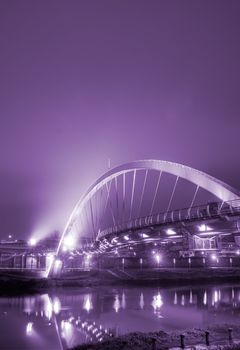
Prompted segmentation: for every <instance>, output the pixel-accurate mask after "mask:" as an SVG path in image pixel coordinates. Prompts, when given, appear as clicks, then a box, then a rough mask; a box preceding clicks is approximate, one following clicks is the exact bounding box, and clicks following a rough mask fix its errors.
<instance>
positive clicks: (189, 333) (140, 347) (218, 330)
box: [69, 321, 240, 350]
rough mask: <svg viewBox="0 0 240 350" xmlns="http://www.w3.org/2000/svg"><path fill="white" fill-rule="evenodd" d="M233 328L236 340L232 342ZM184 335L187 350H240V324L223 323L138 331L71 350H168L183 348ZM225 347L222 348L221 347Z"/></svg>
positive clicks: (78, 346)
mask: <svg viewBox="0 0 240 350" xmlns="http://www.w3.org/2000/svg"><path fill="white" fill-rule="evenodd" d="M229 329H231V330H232V331H231V334H232V339H233V341H229V331H228V330H229ZM206 331H207V332H209V345H208V346H207V345H206V333H205V332H206ZM181 335H184V344H185V347H186V348H189V346H190V347H193V346H200V345H201V349H211V348H212V349H218V350H219V349H240V321H239V324H238V325H236V324H219V325H215V326H212V327H206V329H203V328H192V329H190V328H188V329H185V330H181V331H169V332H166V331H161V330H160V331H158V332H148V333H142V332H134V333H128V334H124V335H121V336H117V337H112V338H109V339H107V340H104V341H102V342H99V343H86V344H81V345H77V346H75V347H73V348H71V349H69V350H132V349H134V350H135V349H136V350H152V349H156V350H159V349H161V350H165V349H171V348H179V349H180V346H181V341H180V336H181ZM220 346H221V348H220Z"/></svg>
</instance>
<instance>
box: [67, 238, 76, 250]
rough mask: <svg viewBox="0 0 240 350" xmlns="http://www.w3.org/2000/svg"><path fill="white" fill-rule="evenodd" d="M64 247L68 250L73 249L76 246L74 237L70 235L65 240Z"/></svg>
mask: <svg viewBox="0 0 240 350" xmlns="http://www.w3.org/2000/svg"><path fill="white" fill-rule="evenodd" d="M64 246H65V248H67V249H71V248H73V247H74V246H75V240H74V238H73V236H72V235H68V236H66V237H65V238H64Z"/></svg>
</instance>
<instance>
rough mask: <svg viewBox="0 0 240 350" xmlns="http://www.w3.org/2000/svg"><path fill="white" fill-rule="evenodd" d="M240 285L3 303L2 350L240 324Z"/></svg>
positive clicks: (106, 291)
mask: <svg viewBox="0 0 240 350" xmlns="http://www.w3.org/2000/svg"><path fill="white" fill-rule="evenodd" d="M239 314H240V285H238V286H237V285H235V286H233V285H228V286H221V287H220V286H208V287H207V286H206V287H195V288H171V289H159V288H156V287H137V288H136V287H100V288H99V287H97V288H87V289H79V290H76V289H65V290H58V291H56V292H51V293H43V294H39V295H33V296H19V297H4V298H3V297H2V298H0V349H4V350H7V349H14V350H21V349H24V350H29V349H31V350H32V349H41V350H45V349H46V350H49V349H51V350H55V349H56V350H59V349H66V348H68V347H73V346H75V345H77V344H80V343H84V342H89V341H101V340H103V339H104V338H106V337H107V336H109V334H114V335H119V334H124V333H126V332H130V331H143V332H147V331H158V330H167V331H169V330H180V329H185V328H188V327H189V328H192V327H203V328H206V327H207V325H208V324H211V325H213V324H221V323H236V322H238V319H239Z"/></svg>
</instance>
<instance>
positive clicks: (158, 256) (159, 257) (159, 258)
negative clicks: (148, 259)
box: [155, 254, 161, 264]
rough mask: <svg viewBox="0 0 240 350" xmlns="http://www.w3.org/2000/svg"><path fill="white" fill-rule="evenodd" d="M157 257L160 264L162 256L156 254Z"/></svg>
mask: <svg viewBox="0 0 240 350" xmlns="http://www.w3.org/2000/svg"><path fill="white" fill-rule="evenodd" d="M155 259H156V261H157V263H158V264H159V263H160V260H161V256H160V255H159V254H156V255H155Z"/></svg>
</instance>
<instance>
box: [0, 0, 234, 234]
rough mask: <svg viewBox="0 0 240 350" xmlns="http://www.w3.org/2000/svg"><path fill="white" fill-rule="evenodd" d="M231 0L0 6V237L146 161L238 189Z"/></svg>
mask: <svg viewBox="0 0 240 350" xmlns="http://www.w3.org/2000/svg"><path fill="white" fill-rule="evenodd" d="M239 18H240V1H238V0H236V1H231V0H228V1H227V0H225V1H221V0H216V1H214V0H211V1H204V0H199V1H197V0H195V1H192V0H189V1H179V0H176V1H171V0H166V1H161V0H156V1H155V0H152V1H148V0H145V1H141V0H116V1H112V0H109V1H105V0H101V1H99V0H96V1H91V0H90V1H89V0H86V1H84V0H82V1H79V0H71V1H61V0H56V1H55V0H41V1H32V0H21V1H19V0H16V1H13V0H6V1H3V0H2V1H1V2H0V50H1V51H0V118H1V119H0V120H1V127H0V147H1V148H0V149H1V151H0V235H1V237H2V238H3V237H5V236H6V235H7V234H9V233H12V234H14V235H15V236H16V237H29V235H31V233H32V232H35V231H36V230H40V231H42V232H43V231H44V232H47V231H49V230H51V229H53V228H62V226H63V224H64V222H65V221H66V219H67V217H68V215H69V213H70V211H71V208H72V207H73V205H74V204H75V202H76V201H77V199H78V198H79V196H80V195H81V194H82V193H83V192H84V191H85V189H86V188H87V186H88V185H90V184H91V182H92V181H93V180H95V179H96V178H97V177H98V176H99V175H100V174H102V173H103V172H104V171H105V170H106V168H107V159H108V158H109V157H110V158H111V161H112V166H114V165H117V164H119V163H122V162H126V161H130V160H134V159H143V158H157V159H166V160H171V161H176V162H182V163H184V164H187V165H190V166H193V167H196V168H199V169H201V170H204V171H206V172H208V173H210V174H212V175H214V176H216V177H219V178H220V179H222V180H224V181H226V182H228V183H229V184H231V185H233V186H235V187H238V188H239V189H240V177H239V165H238V162H239V149H240V141H239V140H240V136H239V131H240V96H239V91H240V21H239Z"/></svg>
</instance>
